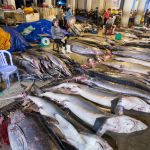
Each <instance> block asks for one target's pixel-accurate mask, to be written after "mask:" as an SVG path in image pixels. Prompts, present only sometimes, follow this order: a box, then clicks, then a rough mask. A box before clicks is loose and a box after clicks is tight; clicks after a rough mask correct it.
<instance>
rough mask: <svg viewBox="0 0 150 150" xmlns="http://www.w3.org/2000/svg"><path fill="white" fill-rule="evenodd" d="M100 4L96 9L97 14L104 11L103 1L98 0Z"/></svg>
mask: <svg viewBox="0 0 150 150" xmlns="http://www.w3.org/2000/svg"><path fill="white" fill-rule="evenodd" d="M99 1H100V2H99V7H98V9H99V12H100V13H103V12H104V9H105V7H104V4H105V1H104V0H99Z"/></svg>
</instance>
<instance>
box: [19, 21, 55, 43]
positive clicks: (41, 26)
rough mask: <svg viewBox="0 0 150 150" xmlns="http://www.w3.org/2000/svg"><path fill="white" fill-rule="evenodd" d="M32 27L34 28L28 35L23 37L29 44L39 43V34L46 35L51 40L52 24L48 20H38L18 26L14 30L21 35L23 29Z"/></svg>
mask: <svg viewBox="0 0 150 150" xmlns="http://www.w3.org/2000/svg"><path fill="white" fill-rule="evenodd" d="M29 26H32V27H33V28H35V30H33V31H32V32H31V33H30V34H28V35H25V36H24V38H25V39H26V40H27V41H29V42H40V40H41V37H40V36H39V34H47V35H48V37H49V38H51V26H52V22H50V21H48V20H44V19H42V20H39V21H36V22H29V23H23V24H21V25H19V26H18V27H17V28H16V29H17V31H18V32H20V33H22V32H23V31H24V29H25V28H27V27H29Z"/></svg>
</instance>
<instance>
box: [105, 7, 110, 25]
mask: <svg viewBox="0 0 150 150" xmlns="http://www.w3.org/2000/svg"><path fill="white" fill-rule="evenodd" d="M110 13H111V9H110V8H109V9H108V10H106V11H105V13H104V25H105V24H106V21H107V20H108V19H109V17H110Z"/></svg>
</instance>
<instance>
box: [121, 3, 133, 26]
mask: <svg viewBox="0 0 150 150" xmlns="http://www.w3.org/2000/svg"><path fill="white" fill-rule="evenodd" d="M133 2H134V0H130V2H129V0H125V2H124V6H123V14H122V19H121V24H122V26H123V27H128V23H129V18H130V12H131V9H132V5H133Z"/></svg>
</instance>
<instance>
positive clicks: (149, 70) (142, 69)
mask: <svg viewBox="0 0 150 150" xmlns="http://www.w3.org/2000/svg"><path fill="white" fill-rule="evenodd" d="M102 63H103V64H105V65H108V66H111V67H113V68H116V69H119V70H124V71H129V72H133V73H139V74H145V75H149V74H150V67H147V66H143V65H139V64H135V63H128V62H120V61H111V62H102Z"/></svg>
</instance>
